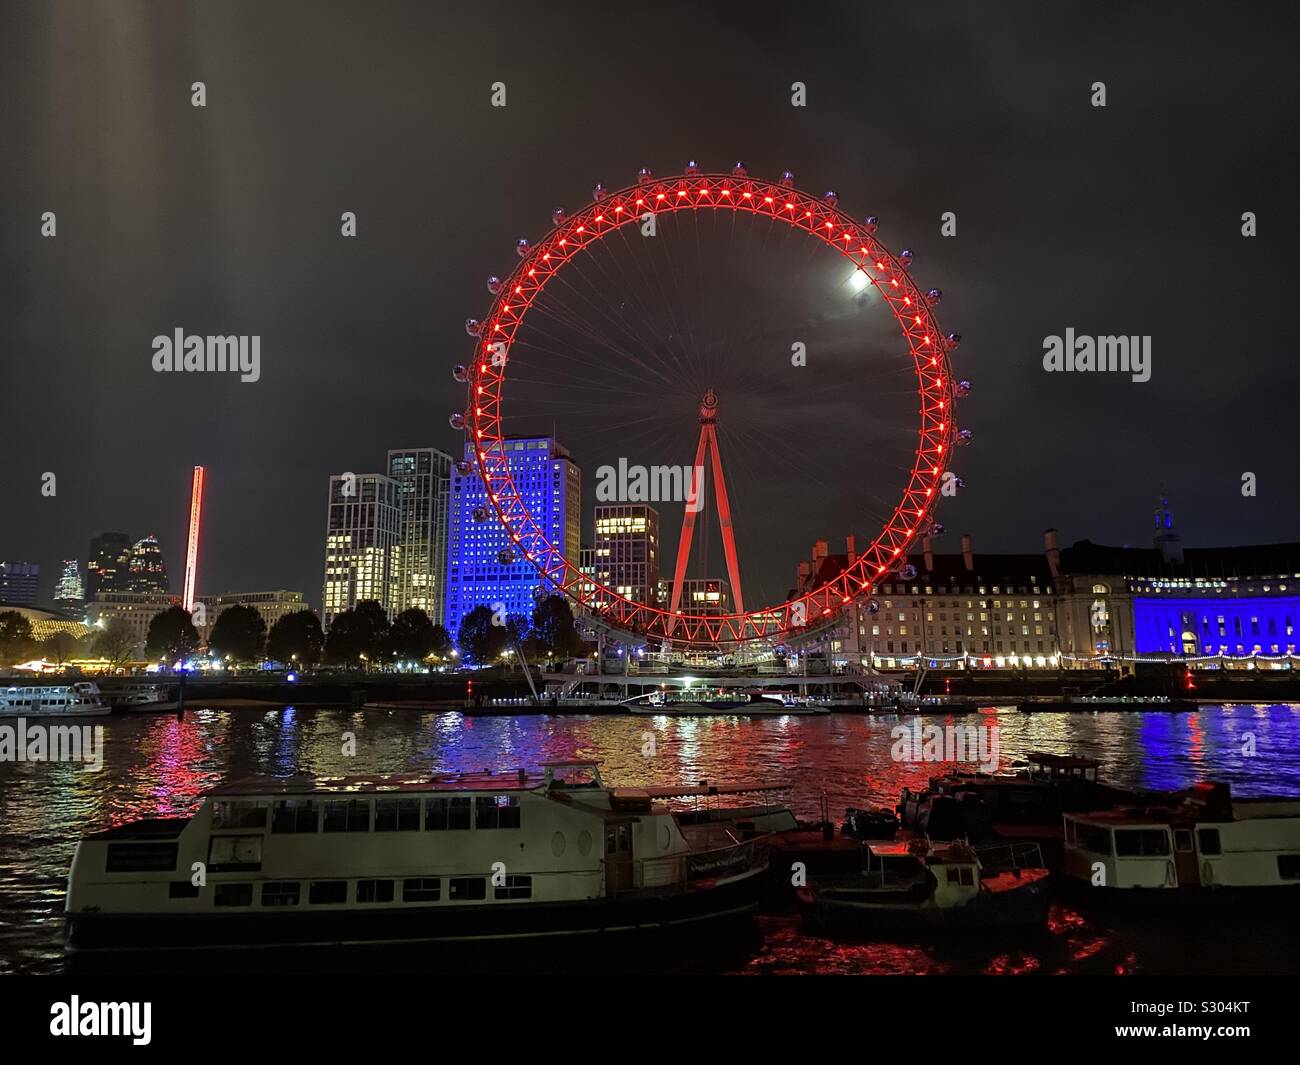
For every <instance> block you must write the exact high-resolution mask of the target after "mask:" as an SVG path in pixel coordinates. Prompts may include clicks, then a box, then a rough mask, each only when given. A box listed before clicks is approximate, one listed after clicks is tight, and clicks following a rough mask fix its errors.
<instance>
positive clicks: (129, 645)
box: [91, 618, 135, 669]
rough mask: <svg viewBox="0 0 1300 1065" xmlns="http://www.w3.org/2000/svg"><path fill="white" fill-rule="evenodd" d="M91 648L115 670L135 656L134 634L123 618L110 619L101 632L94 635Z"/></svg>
mask: <svg viewBox="0 0 1300 1065" xmlns="http://www.w3.org/2000/svg"><path fill="white" fill-rule="evenodd" d="M91 646H92V649H93V651H94V653H95V654H97V655H98V656H99V657H100V658H106V659H108V664H109V665H110V666H112V667H113V668H114V669H117V668H118V667H119V666H122V665H125V664H126V662H128V661H129V660H130V659H131V657H132V656H133V655H134V654H135V633H134V632H132V631H131V626H130V624H128V623H127V620H126V619H125V618H111V619H109V622H108V624H107V625H105V626H104V628H103V630H102V631H100V632H97V633H96V634H95V641H94V643H93V644H92V645H91Z"/></svg>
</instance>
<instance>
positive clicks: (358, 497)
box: [321, 473, 400, 628]
mask: <svg viewBox="0 0 1300 1065" xmlns="http://www.w3.org/2000/svg"><path fill="white" fill-rule="evenodd" d="M397 500H398V494H397V482H396V481H394V480H393V479H392V478H391V477H385V476H384V475H383V474H382V473H357V474H351V473H344V474H335V475H334V476H332V477H330V490H329V510H328V512H327V514H326V519H325V589H324V593H323V594H322V596H321V620H322V621H323V622H324V624H325V626H326V627H327V628H328V626H329V624H330V622H331V621H333V620H334V617H335V615H336V614H341V613H342V612H343V611H345V610H351V609H352V608H353V607H355V606H356V605H357V603H359V602H361V601H362V600H365V599H374V600H377V601H378V603H379V604H380V606H382V607H383V608H384V609H385V610H386V611H388V612H389V614H390V615H391V613H392V604H393V599H394V583H395V572H396V568H397V559H398V557H399V555H400V551H399V549H398V536H399V531H400V516H399V512H398V501H397Z"/></svg>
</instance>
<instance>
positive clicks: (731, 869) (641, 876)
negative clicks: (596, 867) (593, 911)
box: [604, 835, 770, 894]
mask: <svg viewBox="0 0 1300 1065" xmlns="http://www.w3.org/2000/svg"><path fill="white" fill-rule="evenodd" d="M769 838H770V836H768V835H763V836H755V837H754V838H753V839H747V840H744V841H743V842H740V843H733V844H730V845H728V846H726V847H713V848H710V849H709V850H702V851H686V852H682V853H677V854H665V855H660V856H657V857H654V858H611V857H608V856H607V857H606V858H605V860H604V865H605V884H606V886H607V890H609V891H610V893H611V894H614V893H617V892H618V891H620V890H636V889H640V888H653V887H682V888H686V887H690V886H691V885H692V884H695V883H699V882H700V881H704V880H713V879H716V878H718V877H722V876H730V875H733V874H735V873H740V872H745V871H748V870H750V869H753V868H755V866H758V865H765V864H766V863H767V856H768V846H767V843H768V839H769Z"/></svg>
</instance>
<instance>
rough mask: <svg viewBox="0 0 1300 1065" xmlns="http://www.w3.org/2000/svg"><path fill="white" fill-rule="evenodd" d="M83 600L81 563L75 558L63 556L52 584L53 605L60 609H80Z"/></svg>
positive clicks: (84, 590)
mask: <svg viewBox="0 0 1300 1065" xmlns="http://www.w3.org/2000/svg"><path fill="white" fill-rule="evenodd" d="M85 601H86V586H85V584H84V583H83V581H82V579H81V563H80V562H78V561H77V560H76V559H75V558H65V559H64V560H63V564H62V572H61V573H60V574H59V579H58V582H57V583H56V584H55V586H54V605H55V606H56V607H58V608H59V609H61V610H80V609H81V607H82V605H83V604H84V603H85Z"/></svg>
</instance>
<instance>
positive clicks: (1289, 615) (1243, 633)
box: [1133, 581, 1300, 656]
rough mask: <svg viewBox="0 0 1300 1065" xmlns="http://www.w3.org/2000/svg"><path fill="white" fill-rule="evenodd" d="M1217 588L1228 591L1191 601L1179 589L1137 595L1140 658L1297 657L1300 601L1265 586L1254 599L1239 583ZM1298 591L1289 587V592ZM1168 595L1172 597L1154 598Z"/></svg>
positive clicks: (1135, 632) (1136, 639)
mask: <svg viewBox="0 0 1300 1065" xmlns="http://www.w3.org/2000/svg"><path fill="white" fill-rule="evenodd" d="M1214 583H1217V584H1219V585H1221V586H1222V588H1221V592H1220V594H1219V595H1213V596H1186V595H1184V594H1181V593H1182V591H1183V590H1182V589H1181V588H1179V587H1177V586H1174V587H1169V588H1156V589H1150V588H1148V589H1146V591H1147V592H1148V593H1149V594H1145V595H1143V594H1135V595H1134V596H1133V637H1134V643H1135V644H1136V647H1137V652H1138V654H1173V655H1232V656H1240V655H1250V654H1262V655H1287V654H1295V647H1296V629H1295V625H1296V621H1297V619H1300V596H1297V595H1286V594H1281V593H1279V594H1269V593H1267V592H1262V588H1263V585H1262V583H1261V584H1260V586H1259V589H1257V590H1256V594H1253V595H1252V594H1249V593H1246V592H1245V589H1240V588H1236V587H1233V585H1235V584H1236V582H1235V581H1232V582H1229V581H1218V582H1214ZM1295 587H1296V585H1295V584H1290V585H1287V588H1288V590H1293V589H1294V588H1295ZM1273 590H1274V587H1273V586H1270V592H1272V591H1273ZM1165 591H1168V592H1169V593H1172V594H1168V595H1165V594H1150V593H1154V592H1165ZM1243 593H1244V594H1243Z"/></svg>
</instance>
